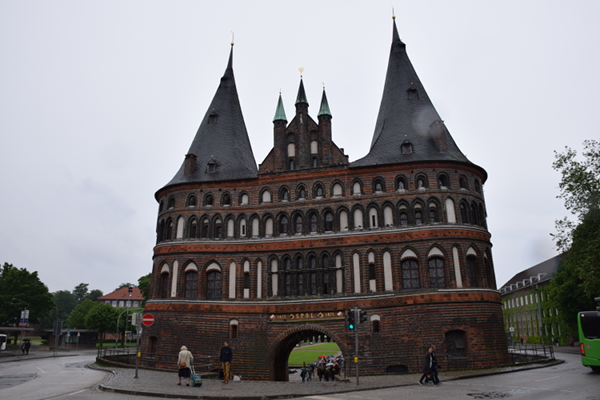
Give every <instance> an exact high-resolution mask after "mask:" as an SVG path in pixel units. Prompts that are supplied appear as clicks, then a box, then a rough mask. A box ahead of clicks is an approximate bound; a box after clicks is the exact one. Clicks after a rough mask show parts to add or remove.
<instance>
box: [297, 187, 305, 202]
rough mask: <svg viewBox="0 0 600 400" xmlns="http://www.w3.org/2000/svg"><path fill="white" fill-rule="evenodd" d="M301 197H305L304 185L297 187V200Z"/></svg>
mask: <svg viewBox="0 0 600 400" xmlns="http://www.w3.org/2000/svg"><path fill="white" fill-rule="evenodd" d="M302 199H306V189H304V186H302V187H300V189H298V198H297V200H302Z"/></svg>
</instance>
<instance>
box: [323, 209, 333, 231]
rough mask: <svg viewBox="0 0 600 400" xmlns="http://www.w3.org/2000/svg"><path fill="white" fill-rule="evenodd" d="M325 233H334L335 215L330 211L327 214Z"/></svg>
mask: <svg viewBox="0 0 600 400" xmlns="http://www.w3.org/2000/svg"><path fill="white" fill-rule="evenodd" d="M325 231H327V232H331V231H333V214H332V213H331V212H329V211H327V212H326V213H325Z"/></svg>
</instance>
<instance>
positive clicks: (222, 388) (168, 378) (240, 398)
mask: <svg viewBox="0 0 600 400" xmlns="http://www.w3.org/2000/svg"><path fill="white" fill-rule="evenodd" d="M562 362H563V361H561V360H555V361H552V362H549V363H539V364H527V365H522V366H513V367H505V368H493V369H485V370H473V371H458V372H441V373H440V380H441V381H442V382H444V381H449V380H455V379H464V378H470V377H478V376H486V375H494V374H501V373H508V372H515V371H521V370H525V369H532V368H543V367H547V366H552V365H556V364H560V363H562ZM94 368H99V369H102V368H100V367H97V366H94ZM110 371H111V372H112V374H113V377H112V378H111V379H109V380H107V381H106V382H104V383H103V384H101V385H100V389H101V390H105V391H111V392H116V393H127V394H135V395H142V396H152V397H164V398H181V399H207V400H210V399H236V400H266V399H286V398H294V397H304V396H314V395H323V394H333V393H343V392H354V391H357V390H369V389H383V388H390V387H400V386H408V385H417V384H418V383H417V382H418V380H419V378H420V377H421V374H402V375H379V376H364V377H360V378H359V383H360V385H359V386H357V385H356V382H355V379H354V377H351V378H350V379H349V382H340V381H335V382H319V381H318V380H316V381H312V382H263V381H244V380H241V381H231V382H229V383H227V384H224V383H222V382H221V381H220V380H217V379H205V380H204V382H203V384H202V386H201V387H192V386H190V387H187V386H185V385H184V386H178V385H177V372H176V371H173V372H163V371H152V370H143V369H140V370H139V371H138V378H134V376H135V369H130V368H111V369H110ZM442 387H443V385H442Z"/></svg>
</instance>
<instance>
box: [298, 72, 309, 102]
mask: <svg viewBox="0 0 600 400" xmlns="http://www.w3.org/2000/svg"><path fill="white" fill-rule="evenodd" d="M299 103H306V104H308V100H306V93H305V92H304V83H303V82H302V78H300V88H299V89H298V97H296V104H299Z"/></svg>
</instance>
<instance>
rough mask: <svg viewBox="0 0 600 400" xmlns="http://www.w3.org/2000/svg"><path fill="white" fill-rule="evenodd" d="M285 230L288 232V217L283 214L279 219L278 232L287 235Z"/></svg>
mask: <svg viewBox="0 0 600 400" xmlns="http://www.w3.org/2000/svg"><path fill="white" fill-rule="evenodd" d="M287 232H288V219H287V217H286V216H283V217H281V219H280V220H279V234H280V235H287Z"/></svg>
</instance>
